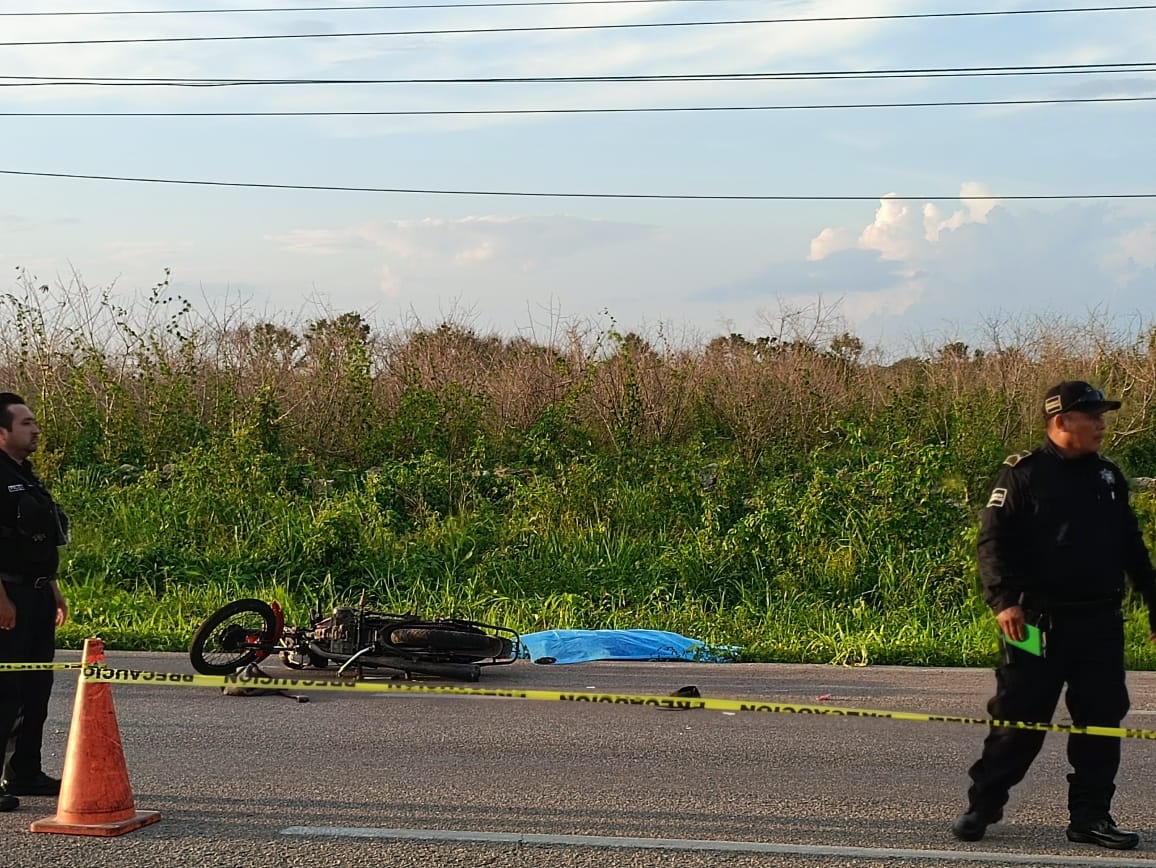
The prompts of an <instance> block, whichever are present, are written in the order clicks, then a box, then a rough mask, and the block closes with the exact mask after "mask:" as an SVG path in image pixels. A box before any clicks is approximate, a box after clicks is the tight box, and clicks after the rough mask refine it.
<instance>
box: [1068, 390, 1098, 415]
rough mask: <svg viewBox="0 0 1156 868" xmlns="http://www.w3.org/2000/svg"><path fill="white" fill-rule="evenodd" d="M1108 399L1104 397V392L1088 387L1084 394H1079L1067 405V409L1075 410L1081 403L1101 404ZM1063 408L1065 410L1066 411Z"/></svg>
mask: <svg viewBox="0 0 1156 868" xmlns="http://www.w3.org/2000/svg"><path fill="white" fill-rule="evenodd" d="M1106 400H1108V399H1107V398H1106V397H1104V393H1103V392H1102V391H1101V390H1099V389H1088V391H1086V392H1084V394H1082V395H1080V397H1078V398H1077V399H1076V400H1074V401H1073V402H1072V403H1071V404H1069V405H1068V406H1067V410H1075V409H1076V408H1077V407H1079V406H1080V405H1081V404H1102V403H1103V402H1104V401H1106ZM1067 410H1065V412H1067Z"/></svg>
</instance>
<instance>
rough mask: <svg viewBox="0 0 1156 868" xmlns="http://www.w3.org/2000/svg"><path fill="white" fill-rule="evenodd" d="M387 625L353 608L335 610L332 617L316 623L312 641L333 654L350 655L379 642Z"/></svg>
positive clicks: (380, 618) (377, 618) (375, 617)
mask: <svg viewBox="0 0 1156 868" xmlns="http://www.w3.org/2000/svg"><path fill="white" fill-rule="evenodd" d="M359 622H360V631H359V630H358V625H359ZM387 623H388V622H387V620H386V619H385V618H382V617H380V616H378V615H374V614H372V613H365V612H361V613H359V612H358V610H357V609H353V608H346V607H342V608H337V609H334V610H333V615H332V616H330V617H329V618H326V619H325V620H323V621H320V622H318V623H317V625H316V627H315V628H314V631H313V635H314V641H315V642H317V644H319V645H321V646H322V647H323V648H326V649H328V650H329V651H331V652H333V653H334V654H342V655H352V654H356V653H357V652H358V651H360V650H361V649H362V648H364V647H366V646H367V645H373V644H376V643H377V642H378V641H379V640H381V639H382V636H381V634H382V631H383V630H384V629H385V628H386V626H387ZM359 632H360V634H361V635H360V636H359V635H358V633H359Z"/></svg>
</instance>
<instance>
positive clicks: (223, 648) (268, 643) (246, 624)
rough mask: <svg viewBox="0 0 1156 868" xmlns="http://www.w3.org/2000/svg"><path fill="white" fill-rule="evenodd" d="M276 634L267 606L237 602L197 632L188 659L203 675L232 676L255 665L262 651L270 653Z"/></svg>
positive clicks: (216, 614)
mask: <svg viewBox="0 0 1156 868" xmlns="http://www.w3.org/2000/svg"><path fill="white" fill-rule="evenodd" d="M276 631H277V616H276V615H275V614H274V613H273V607H272V606H270V605H269V604H268V603H266V602H264V601H263V600H256V599H244V600H234V601H233V602H232V603H229V604H227V605H225V606H222V607H221V608H219V609H218V610H217V611H215V612H213V614H211V615H210V616H209V617H208V618H206V619H205V622H204V623H203V624H201V626H200V627H198V628H197V632H196V633H194V634H193V641H192V643H191V644H190V645H189V659H190V660H191V661H192V663H193V668H194V669H196V670H197V671H198V672H200V673H201V674H202V675H229V674H231V673H233V672H236V671H237V670H238V669H240V668H241V667H242V666H247V665H248V664H250V663H252V662H253V661H254V660H256V659H257V657H258V654H261V652H262V651H264V652H266V653H267V652H268V650H269V649H270V648H271V647H272V645H273V643H274V642H275V641H276ZM254 637H255V638H254ZM260 646H264V647H263V648H262V647H260ZM262 656H263V655H262Z"/></svg>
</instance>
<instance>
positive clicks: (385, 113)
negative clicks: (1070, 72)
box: [0, 96, 1156, 118]
mask: <svg viewBox="0 0 1156 868" xmlns="http://www.w3.org/2000/svg"><path fill="white" fill-rule="evenodd" d="M1127 102H1156V96H1102V97H1057V98H1055V99H1046V98H1045V99H979V100H945V101H943V102H875V103H870V102H864V103H810V104H799V105H724V106H701V105H700V106H643V107H634V108H530V109H415V110H404V109H397V110H372V109H366V110H353V111H194V112H143V111H141V112H117V111H109V112H79V111H57V112H6V111H0V117H5V118H287V117H302V118H304V117H311V118H312V117H418V116H449V115H555V114H643V113H647V112H758V111H808V110H816V109H892V108H895V109H897V108H948V107H970V106H1032V105H1077V104H1086V103H1127Z"/></svg>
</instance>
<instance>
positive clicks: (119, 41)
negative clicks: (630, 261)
mask: <svg viewBox="0 0 1156 868" xmlns="http://www.w3.org/2000/svg"><path fill="white" fill-rule="evenodd" d="M1152 9H1156V3H1143V4H1136V5H1132V6H1083V7H1072V8H1069V9H995V10H984V11H973V12H911V13H902V14H895V15H831V16H822V17H819V16H815V17H806V18H743V19H733V20H726V21H641V22H620V23H615V24H543V25H533V26H527V27H463V28H425V29H421V30H366V31H357V32H350V33H251V34H238V35H232V36H143V37H120V38H115V39H51V40H38V41H20V42H0V46H2V47H7V48H14V47H32V46H52V45H144V44H157V43H175V42H181V43H186V42H252V41H258V40H277V39H348V38H367V37H381V36H455V35H458V36H460V35H479V34H493V33H557V32H563V31H577V30H639V29H661V28H667V27H723V26H731V27H733V26H736V25H745V26H750V25H753V24H815V23H836V22H839V23H847V22H853V21H905V20H915V19H932V18H982V17H992V16H1006V15H1023V14H1032V15H1041V14H1061V13H1070V12H1131V11H1137V10H1152Z"/></svg>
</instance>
